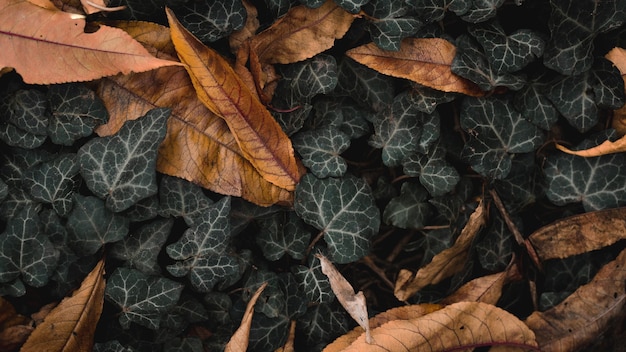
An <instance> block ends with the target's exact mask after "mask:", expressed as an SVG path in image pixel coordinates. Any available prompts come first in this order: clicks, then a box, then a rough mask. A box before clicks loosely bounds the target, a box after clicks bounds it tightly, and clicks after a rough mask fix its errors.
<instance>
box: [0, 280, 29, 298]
mask: <svg viewBox="0 0 626 352" xmlns="http://www.w3.org/2000/svg"><path fill="white" fill-rule="evenodd" d="M25 294H26V286H24V283H23V282H22V280H20V279H16V280H15V281H12V282H9V283H6V284H3V283H0V296H2V297H5V296H13V297H21V296H23V295H25Z"/></svg>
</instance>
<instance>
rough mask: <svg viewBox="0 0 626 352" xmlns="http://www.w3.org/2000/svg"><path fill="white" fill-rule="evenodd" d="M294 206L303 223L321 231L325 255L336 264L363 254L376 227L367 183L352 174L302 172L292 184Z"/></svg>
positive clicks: (377, 220) (377, 215) (375, 211)
mask: <svg viewBox="0 0 626 352" xmlns="http://www.w3.org/2000/svg"><path fill="white" fill-rule="evenodd" d="M294 209H295V211H296V213H297V214H298V215H299V216H300V217H301V218H302V220H304V222H306V223H308V224H310V225H313V226H314V227H315V228H317V229H318V230H321V231H323V232H324V241H325V242H326V244H327V245H328V251H329V257H330V258H332V259H333V261H334V262H335V263H340V264H343V263H349V262H353V261H355V260H358V259H360V258H361V257H363V256H365V255H366V254H367V253H368V252H369V247H370V243H369V241H370V239H371V238H372V237H373V236H374V235H375V234H376V233H377V232H378V228H379V226H380V213H379V211H378V207H376V204H375V202H374V196H373V195H372V191H371V189H370V187H369V185H368V184H367V183H365V181H364V180H362V179H357V178H356V177H353V176H347V177H343V178H326V179H318V178H317V177H315V176H314V175H312V174H306V175H304V177H303V178H302V180H301V181H300V183H299V184H298V186H297V187H296V191H295V201H294Z"/></svg>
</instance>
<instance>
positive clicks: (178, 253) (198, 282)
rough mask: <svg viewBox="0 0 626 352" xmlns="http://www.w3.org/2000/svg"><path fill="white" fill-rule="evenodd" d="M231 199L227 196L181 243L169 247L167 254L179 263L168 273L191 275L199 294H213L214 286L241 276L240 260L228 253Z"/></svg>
mask: <svg viewBox="0 0 626 352" xmlns="http://www.w3.org/2000/svg"><path fill="white" fill-rule="evenodd" d="M229 211H230V197H223V198H222V199H221V200H220V201H219V202H217V203H215V204H214V205H212V206H211V207H210V208H209V209H208V210H207V211H206V212H205V213H204V217H203V218H202V221H199V222H197V223H194V225H193V227H192V228H190V229H188V230H187V231H185V233H184V234H183V237H182V238H181V239H180V240H178V241H177V242H175V243H173V244H170V245H169V246H167V248H166V250H167V254H168V255H169V256H170V258H172V259H174V260H177V262H176V263H175V264H172V265H168V266H167V271H169V273H170V274H172V275H174V276H175V277H183V276H189V281H190V282H191V285H192V286H193V287H194V288H195V289H196V290H198V291H199V292H209V291H211V289H213V286H214V285H215V284H216V283H218V282H220V281H224V280H226V279H227V278H228V277H230V276H237V275H238V274H239V263H238V262H237V259H236V258H235V257H233V256H231V255H229V254H228V253H227V250H228V247H229V242H230V235H231V232H230V223H229V221H228V212H229Z"/></svg>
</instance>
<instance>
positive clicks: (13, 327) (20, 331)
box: [0, 297, 33, 351]
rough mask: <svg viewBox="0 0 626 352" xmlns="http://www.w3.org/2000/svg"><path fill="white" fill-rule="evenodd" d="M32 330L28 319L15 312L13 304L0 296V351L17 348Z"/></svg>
mask: <svg viewBox="0 0 626 352" xmlns="http://www.w3.org/2000/svg"><path fill="white" fill-rule="evenodd" d="M32 331H33V327H32V326H30V324H29V319H28V318H26V317H25V316H23V315H20V314H17V311H16V310H15V308H14V307H13V305H11V303H10V302H9V301H7V300H5V299H4V298H2V297H0V351H13V350H15V349H17V348H18V347H19V346H21V345H22V344H23V343H24V341H26V339H27V338H28V335H30V334H31V332H32Z"/></svg>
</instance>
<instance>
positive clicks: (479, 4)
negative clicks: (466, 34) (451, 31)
mask: <svg viewBox="0 0 626 352" xmlns="http://www.w3.org/2000/svg"><path fill="white" fill-rule="evenodd" d="M471 4H472V5H471V6H470V7H469V9H468V10H467V11H466V12H465V13H463V15H462V16H461V18H462V19H463V21H466V22H471V23H479V22H484V21H486V20H488V19H490V18H493V17H495V15H496V13H497V11H498V8H499V7H500V6H502V4H504V0H472V1H471Z"/></svg>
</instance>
